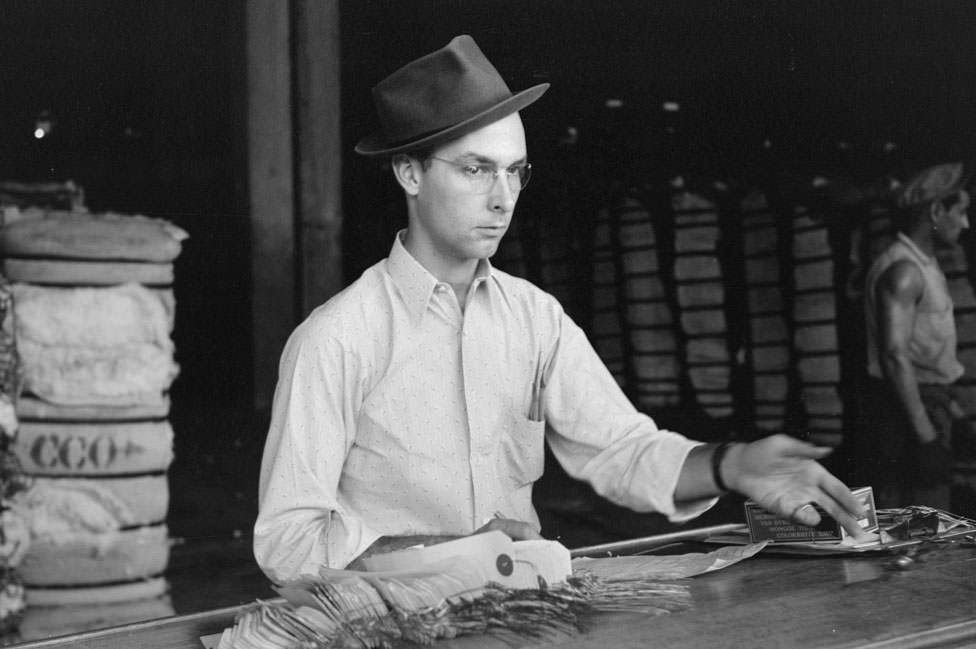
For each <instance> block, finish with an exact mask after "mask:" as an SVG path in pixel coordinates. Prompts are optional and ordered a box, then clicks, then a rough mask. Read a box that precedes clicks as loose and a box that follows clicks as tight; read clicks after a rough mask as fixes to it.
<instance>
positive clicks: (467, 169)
mask: <svg viewBox="0 0 976 649" xmlns="http://www.w3.org/2000/svg"><path fill="white" fill-rule="evenodd" d="M461 171H463V172H464V173H465V174H467V175H469V176H485V175H488V174H491V173H493V172H494V170H493V169H492V168H491V167H489V166H488V165H465V166H463V167H461Z"/></svg>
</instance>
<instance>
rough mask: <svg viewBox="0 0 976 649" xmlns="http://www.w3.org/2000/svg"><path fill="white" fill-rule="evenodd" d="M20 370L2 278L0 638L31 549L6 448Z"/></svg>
mask: <svg viewBox="0 0 976 649" xmlns="http://www.w3.org/2000/svg"><path fill="white" fill-rule="evenodd" d="M20 386H21V366H20V360H19V357H18V355H17V348H16V331H15V328H14V315H13V296H12V294H11V290H10V285H9V284H8V283H7V282H6V281H5V280H3V278H2V277H0V638H2V639H3V640H4V642H2V644H7V642H6V639H7V638H10V637H12V635H13V634H14V633H16V632H17V631H19V627H20V624H21V619H22V618H23V615H24V610H25V608H26V605H27V602H26V595H25V591H24V586H23V581H22V579H21V576H20V565H21V562H22V561H23V559H24V557H25V556H26V554H27V551H28V550H29V548H30V530H29V529H28V525H27V519H26V516H25V515H24V512H23V511H22V510H21V508H20V507H18V505H17V499H18V498H19V497H20V495H21V494H22V493H23V491H24V490H25V489H26V488H27V486H28V484H29V483H28V481H27V479H26V476H25V475H24V473H23V469H22V468H21V466H20V463H19V462H18V461H17V458H16V456H15V455H14V454H13V452H12V450H11V448H10V446H11V444H13V442H14V440H15V439H16V437H17V430H18V428H19V422H18V420H17V413H16V410H15V406H14V404H15V403H16V401H17V396H18V394H19V393H20Z"/></svg>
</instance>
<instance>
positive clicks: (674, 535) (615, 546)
mask: <svg viewBox="0 0 976 649" xmlns="http://www.w3.org/2000/svg"><path fill="white" fill-rule="evenodd" d="M744 527H745V525H744V524H743V523H724V524H722V525H711V526H709V527H698V528H695V529H690V530H678V531H677V532H668V533H666V534H655V535H653V536H644V537H641V538H638V539H627V540H625V541H614V542H613V543H601V544H600V545H590V546H586V547H582V548H575V549H573V550H570V551H569V554H570V556H571V557H573V558H576V557H598V556H605V555H608V554H633V553H634V552H639V551H642V550H650V549H652V548H657V547H661V546H664V545H669V544H671V543H675V542H677V541H692V540H695V539H705V538H708V537H709V536H713V535H716V534H724V533H726V532H731V531H733V530H740V529H743V528H744Z"/></svg>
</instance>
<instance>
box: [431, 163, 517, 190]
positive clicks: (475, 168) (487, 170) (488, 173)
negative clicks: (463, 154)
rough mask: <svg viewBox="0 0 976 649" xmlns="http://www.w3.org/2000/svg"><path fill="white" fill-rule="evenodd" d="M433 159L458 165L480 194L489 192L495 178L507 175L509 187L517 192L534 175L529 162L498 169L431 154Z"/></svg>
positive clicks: (472, 187) (492, 166)
mask: <svg viewBox="0 0 976 649" xmlns="http://www.w3.org/2000/svg"><path fill="white" fill-rule="evenodd" d="M430 159H431V160H440V161H441V162H446V163H447V164H449V165H453V166H454V167H457V168H458V169H459V170H460V172H461V175H462V176H463V177H464V178H465V180H467V181H468V183H469V184H470V185H471V190H472V191H474V192H475V193H478V194H487V193H488V192H490V191H491V188H492V187H494V186H495V179H496V178H498V177H499V176H501V175H502V174H504V175H505V178H506V180H507V181H508V188H509V189H510V190H511V191H512V193H513V194H517V193H519V192H520V191H522V190H523V189H525V186H526V185H528V184H529V178H531V177H532V165H531V164H529V163H528V162H524V163H522V164H516V165H512V166H511V167H509V168H507V169H498V168H497V167H495V166H494V165H489V164H474V163H473V162H454V161H452V160H445V159H444V158H438V157H436V156H430Z"/></svg>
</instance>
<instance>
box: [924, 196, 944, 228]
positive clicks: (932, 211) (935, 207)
mask: <svg viewBox="0 0 976 649" xmlns="http://www.w3.org/2000/svg"><path fill="white" fill-rule="evenodd" d="M945 211H946V209H945V205H943V204H942V201H932V202H931V203H930V204H929V209H928V213H929V223H931V224H933V225H934V224H935V222H936V220H937V219H938V218H939V217H940V216H942V214H943V213H944V212H945Z"/></svg>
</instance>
